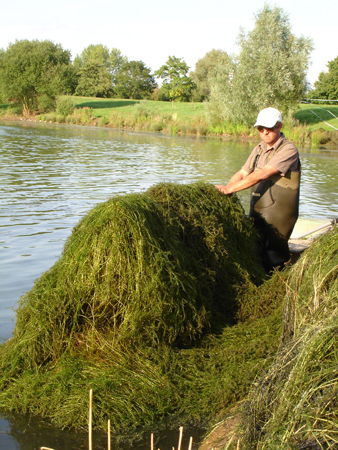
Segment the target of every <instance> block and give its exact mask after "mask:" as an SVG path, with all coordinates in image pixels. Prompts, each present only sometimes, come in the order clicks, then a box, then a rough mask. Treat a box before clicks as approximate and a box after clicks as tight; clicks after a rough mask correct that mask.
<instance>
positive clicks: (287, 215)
mask: <svg viewBox="0 0 338 450" xmlns="http://www.w3.org/2000/svg"><path fill="white" fill-rule="evenodd" d="M288 143H289V142H288V141H287V142H284V143H283V144H282V145H281V146H280V147H278V148H277V149H276V150H275V151H273V152H272V154H271V155H269V157H268V159H267V162H266V164H268V162H269V160H270V159H271V158H272V156H274V155H275V154H276V153H277V152H278V151H279V150H280V149H281V148H282V147H284V145H286V144H288ZM262 151H263V149H260V151H259V153H258V154H257V155H256V156H254V157H253V158H252V160H251V162H250V169H252V170H253V171H255V170H257V162H258V160H259V158H260V156H261V153H262ZM299 186H300V163H299V170H298V172H287V173H286V174H285V176H284V177H283V176H281V175H279V174H276V175H273V176H272V177H270V178H268V179H266V180H263V181H261V182H259V183H257V184H255V185H254V186H252V188H251V196H250V217H253V219H254V223H255V227H256V228H257V229H258V231H259V234H260V236H261V246H262V259H263V263H264V266H265V268H266V270H267V271H270V270H272V269H273V268H274V267H278V266H283V265H284V263H286V262H288V261H289V260H290V251H289V246H288V240H289V237H290V236H291V233H292V230H293V227H294V226H295V223H296V221H297V218H298V210H299Z"/></svg>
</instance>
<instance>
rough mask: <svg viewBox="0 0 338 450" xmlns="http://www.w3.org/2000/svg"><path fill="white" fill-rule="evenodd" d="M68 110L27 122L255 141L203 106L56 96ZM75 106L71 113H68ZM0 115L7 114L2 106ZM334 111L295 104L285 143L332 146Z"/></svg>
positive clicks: (337, 123)
mask: <svg viewBox="0 0 338 450" xmlns="http://www.w3.org/2000/svg"><path fill="white" fill-rule="evenodd" d="M60 100H61V103H62V101H64V102H65V103H67V102H68V104H69V103H70V104H71V105H70V106H71V108H70V110H69V111H67V108H57V110H56V112H53V113H48V114H40V115H37V116H34V117H33V118H31V119H32V120H40V121H45V122H56V123H71V124H76V125H94V126H99V127H111V128H119V129H127V130H135V131H146V132H162V133H166V134H170V135H195V136H209V137H223V138H229V137H235V138H253V139H257V140H258V139H259V133H258V132H257V130H255V129H254V128H253V127H248V126H245V125H243V124H234V123H231V122H219V123H212V122H210V120H209V118H208V115H207V111H206V107H205V104H204V103H184V102H183V103H180V102H175V103H172V102H160V101H149V100H120V99H99V98H85V97H66V96H64V97H62V98H61V99H60ZM74 107H75V109H74ZM0 111H2V116H3V117H5V116H6V115H7V116H8V115H11V112H10V110H7V109H6V105H3V106H0ZM336 117H338V107H337V106H328V105H309V104H300V105H299V110H298V111H297V112H296V113H295V115H294V118H293V119H292V120H287V121H285V123H284V124H283V131H284V133H285V135H286V137H287V138H288V139H291V140H293V141H294V142H296V143H297V144H298V145H299V146H302V147H312V148H318V147H323V148H337V147H338V131H337V130H335V128H338V119H336Z"/></svg>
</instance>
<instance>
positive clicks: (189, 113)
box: [73, 97, 206, 120]
mask: <svg viewBox="0 0 338 450" xmlns="http://www.w3.org/2000/svg"><path fill="white" fill-rule="evenodd" d="M73 100H74V103H75V105H76V107H77V108H84V107H87V108H91V109H92V113H93V115H94V116H95V117H98V118H100V117H103V116H107V117H108V116H109V115H110V113H111V112H113V111H116V112H118V113H121V114H122V115H125V116H127V115H128V114H130V113H132V112H133V111H134V110H135V105H142V106H144V108H146V109H147V110H149V111H150V112H152V113H153V115H154V116H155V115H157V114H163V115H176V118H177V120H190V119H191V118H193V117H196V116H203V117H204V116H205V115H206V109H205V105H204V104H203V103H195V102H194V103H192V102H189V103H184V102H174V103H172V102H157V101H151V100H120V99H112V98H89V97H73Z"/></svg>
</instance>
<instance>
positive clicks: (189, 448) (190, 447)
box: [188, 436, 192, 450]
mask: <svg viewBox="0 0 338 450" xmlns="http://www.w3.org/2000/svg"><path fill="white" fill-rule="evenodd" d="M191 449H192V436H190V441H189V447H188V450H191Z"/></svg>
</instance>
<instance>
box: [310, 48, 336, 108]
mask: <svg viewBox="0 0 338 450" xmlns="http://www.w3.org/2000/svg"><path fill="white" fill-rule="evenodd" d="M327 67H328V68H329V70H328V72H321V73H320V74H319V77H318V80H317V81H316V82H315V84H314V90H312V91H310V92H309V94H308V98H322V99H328V100H338V56H337V57H336V58H335V59H333V60H332V61H329V62H328V64H327Z"/></svg>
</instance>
